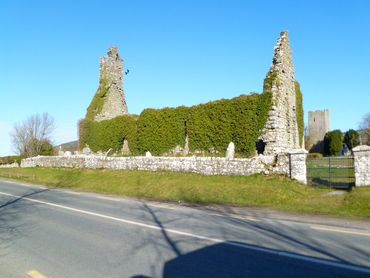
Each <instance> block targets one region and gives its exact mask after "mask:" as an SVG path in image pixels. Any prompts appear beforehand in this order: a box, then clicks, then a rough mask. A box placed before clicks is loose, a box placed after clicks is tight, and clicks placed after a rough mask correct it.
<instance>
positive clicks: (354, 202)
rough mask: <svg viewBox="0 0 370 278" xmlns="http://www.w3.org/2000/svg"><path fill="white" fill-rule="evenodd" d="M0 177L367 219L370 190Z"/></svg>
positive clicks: (248, 182)
mask: <svg viewBox="0 0 370 278" xmlns="http://www.w3.org/2000/svg"><path fill="white" fill-rule="evenodd" d="M0 177H6V178H8V177H11V178H15V179H19V180H23V181H27V182H30V183H37V184H45V185H48V186H51V187H61V188H70V189H74V190H80V191H90V192H99V193H106V194H113V195H121V196H132V197H145V198H150V199H155V200H164V201H183V202H189V203H203V204H229V205H236V206H258V207H269V208H276V209H282V210H287V211H297V212H309V213H325V214H332V215H338V216H350V217H353V216H361V217H369V218H370V188H369V187H368V188H355V189H354V190H352V191H351V192H346V193H345V194H343V195H328V193H329V192H330V191H331V190H329V189H322V188H313V187H310V186H303V185H301V184H299V183H297V182H295V181H291V180H289V179H287V178H285V177H278V176H274V177H273V176H269V177H265V176H262V175H254V176H249V177H233V176H201V175H197V174H190V173H173V172H144V171H111V170H86V169H84V170H81V169H51V168H26V169H0Z"/></svg>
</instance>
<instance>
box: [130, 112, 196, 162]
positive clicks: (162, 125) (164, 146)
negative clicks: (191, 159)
mask: <svg viewBox="0 0 370 278" xmlns="http://www.w3.org/2000/svg"><path fill="white" fill-rule="evenodd" d="M188 110H189V108H187V107H184V106H180V107H177V108H162V109H145V110H144V111H143V112H142V113H141V114H140V116H139V119H138V122H137V126H138V133H137V134H138V137H137V138H138V150H139V153H141V154H143V153H145V152H146V151H150V152H151V153H152V154H155V155H160V154H163V153H164V152H166V151H169V150H170V149H173V148H175V147H176V146H177V145H180V146H184V144H185V136H186V134H185V133H186V130H185V128H186V123H185V121H186V116H187V113H188Z"/></svg>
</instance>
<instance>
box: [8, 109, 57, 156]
mask: <svg viewBox="0 0 370 278" xmlns="http://www.w3.org/2000/svg"><path fill="white" fill-rule="evenodd" d="M54 129H55V125H54V119H53V117H51V116H50V115H49V114H48V113H43V114H42V115H40V114H36V115H32V116H30V117H28V118H27V119H25V120H24V121H23V122H21V123H16V124H15V125H14V130H13V132H12V133H11V134H10V136H11V137H12V142H13V147H14V149H15V150H16V152H17V153H18V154H20V155H22V156H24V157H31V156H36V155H39V154H42V152H43V150H45V148H47V149H48V150H50V146H51V137H50V136H51V134H52V132H53V131H54Z"/></svg>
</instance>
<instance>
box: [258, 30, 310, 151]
mask: <svg viewBox="0 0 370 278" xmlns="http://www.w3.org/2000/svg"><path fill="white" fill-rule="evenodd" d="M296 86H297V85H296V81H295V79H294V67H293V62H292V50H291V48H290V45H289V37H288V32H286V31H284V32H281V34H280V37H279V39H278V41H277V44H276V46H275V47H274V57H273V60H272V65H271V67H270V70H269V71H268V73H267V75H266V78H265V81H264V93H271V95H272V108H271V110H270V112H269V115H268V119H267V122H266V125H265V127H264V129H263V130H262V135H261V137H260V139H261V140H262V141H263V144H264V146H265V147H264V154H278V153H284V152H288V151H289V150H291V149H298V148H300V143H299V132H298V124H297V114H296ZM301 140H303V139H301ZM303 144H304V142H303Z"/></svg>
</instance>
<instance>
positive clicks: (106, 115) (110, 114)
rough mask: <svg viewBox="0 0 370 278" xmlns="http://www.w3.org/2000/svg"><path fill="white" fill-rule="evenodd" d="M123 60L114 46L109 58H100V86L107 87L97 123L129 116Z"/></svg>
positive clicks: (97, 116) (96, 117)
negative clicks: (124, 84)
mask: <svg viewBox="0 0 370 278" xmlns="http://www.w3.org/2000/svg"><path fill="white" fill-rule="evenodd" d="M123 70H124V68H123V60H122V59H121V57H120V56H119V53H118V48H117V47H115V46H113V47H111V48H109V50H108V56H104V57H101V58H100V80H99V84H100V86H105V87H106V88H99V89H103V90H104V89H106V92H105V95H104V96H103V106H102V108H101V111H99V112H98V113H97V114H96V115H95V117H94V120H95V121H102V120H109V119H113V118H115V117H117V116H121V115H124V114H128V110H127V104H126V99H125V94H124V90H123Z"/></svg>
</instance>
